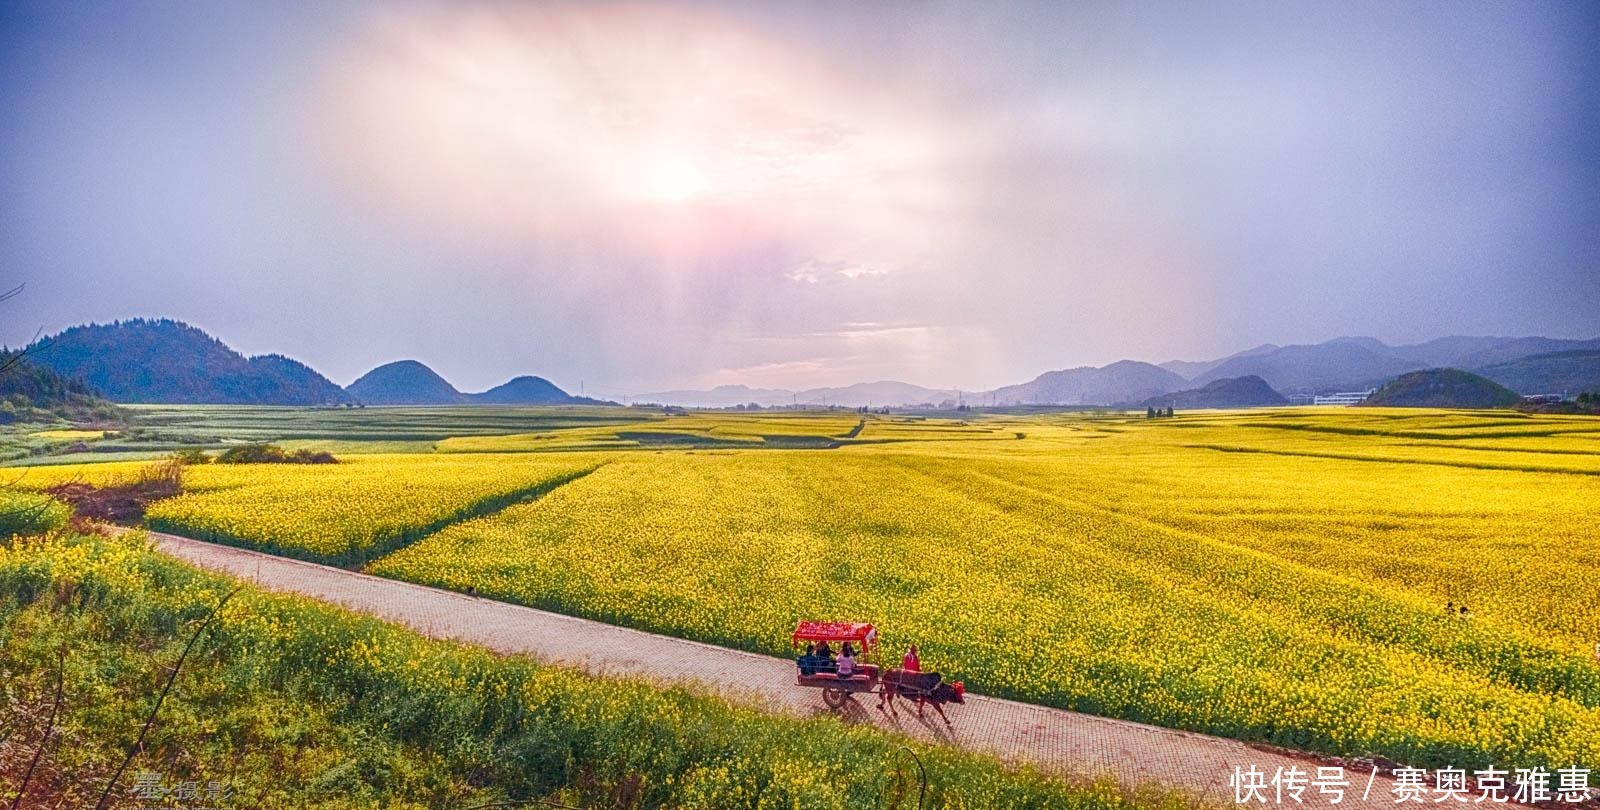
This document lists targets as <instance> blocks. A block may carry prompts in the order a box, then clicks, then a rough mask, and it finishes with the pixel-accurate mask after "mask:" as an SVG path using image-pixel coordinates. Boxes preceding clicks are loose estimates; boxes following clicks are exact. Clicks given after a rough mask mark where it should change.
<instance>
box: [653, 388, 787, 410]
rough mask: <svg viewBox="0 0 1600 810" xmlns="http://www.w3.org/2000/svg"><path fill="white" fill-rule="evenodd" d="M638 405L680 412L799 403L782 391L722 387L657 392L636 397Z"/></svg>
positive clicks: (777, 389)
mask: <svg viewBox="0 0 1600 810" xmlns="http://www.w3.org/2000/svg"><path fill="white" fill-rule="evenodd" d="M632 399H633V400H634V401H636V402H650V403H654V404H656V405H676V406H678V407H680V408H732V407H733V406H735V405H748V404H750V403H752V402H754V403H755V404H757V405H760V406H762V407H764V408H765V407H771V406H774V405H788V404H790V403H792V402H795V401H796V399H795V392H794V391H790V390H787V389H782V388H751V387H749V386H747V385H719V386H717V387H715V388H712V389H709V390H704V391H699V390H689V389H684V390H677V391H657V392H655V393H651V394H639V395H638V396H635V397H632Z"/></svg>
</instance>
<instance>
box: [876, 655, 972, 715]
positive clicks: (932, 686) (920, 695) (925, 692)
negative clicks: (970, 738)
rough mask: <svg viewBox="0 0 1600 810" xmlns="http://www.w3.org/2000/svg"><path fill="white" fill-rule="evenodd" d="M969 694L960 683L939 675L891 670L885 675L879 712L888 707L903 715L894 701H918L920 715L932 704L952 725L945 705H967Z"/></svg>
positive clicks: (879, 696)
mask: <svg viewBox="0 0 1600 810" xmlns="http://www.w3.org/2000/svg"><path fill="white" fill-rule="evenodd" d="M966 694H967V689H966V687H965V686H963V685H962V684H961V682H960V681H956V682H955V683H945V682H944V681H943V680H941V679H940V678H939V673H937V672H907V671H905V670H903V669H891V670H888V671H886V672H884V673H883V689H882V691H880V692H879V693H878V711H880V712H881V711H883V707H884V705H885V704H887V705H888V707H889V711H890V712H893V713H895V714H899V712H898V711H896V710H895V708H894V699H895V698H896V697H902V698H905V699H906V700H911V701H915V702H916V704H917V714H918V715H921V714H922V704H924V703H929V704H932V705H933V709H934V711H936V712H938V713H939V719H941V720H943V721H944V724H945V725H947V726H948V725H950V718H948V717H945V716H944V704H946V703H966V702H967V701H966V699H965V698H966Z"/></svg>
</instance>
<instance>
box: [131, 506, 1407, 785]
mask: <svg viewBox="0 0 1600 810" xmlns="http://www.w3.org/2000/svg"><path fill="white" fill-rule="evenodd" d="M150 536H151V538H152V539H153V541H154V542H155V544H156V548H157V549H158V550H159V551H161V552H163V553H165V554H168V555H171V556H173V557H176V558H178V559H181V560H183V561H185V562H188V563H190V564H193V565H196V566H199V567H201V568H206V569H209V570H212V571H218V572H221V573H225V574H231V575H233V576H235V577H239V578H241V579H246V580H250V581H253V582H255V583H257V584H258V585H260V586H262V587H265V588H268V589H271V590H276V591H285V592H291V593H296V594H301V595H303V596H310V597H314V598H316V599H321V600H324V601H327V602H332V603H335V604H338V605H341V606H343V607H345V608H348V609H350V610H354V611H359V612H362V613H367V614H370V615H373V616H377V617H379V618H382V619H386V620H388V621H392V622H396V623H398V624H402V625H405V626H407V627H410V628H411V629H413V630H416V631H417V632H420V633H422V634H423V635H426V636H429V637H431V638H438V639H451V640H455V641H460V642H465V643H469V644H475V645H479V646H483V647H487V648H489V649H491V650H495V651H497V652H501V653H507V654H517V655H528V656H531V657H533V658H535V659H537V660H540V661H543V662H546V663H551V664H559V665H565V666H572V667H577V668H580V669H582V670H584V671H587V672H589V673H591V674H595V675H602V676H620V677H631V678H642V679H645V680H649V681H653V682H656V683H659V684H667V685H691V686H694V687H696V688H698V689H700V690H702V691H710V692H713V693H715V694H718V695H720V696H722V697H724V698H727V699H729V700H733V701H736V702H739V703H742V704H746V705H753V706H756V707H758V708H762V709H764V710H767V711H774V712H785V713H789V714H793V715H798V716H810V715H815V714H824V713H832V710H831V709H828V708H827V707H825V706H823V705H822V701H821V699H820V695H821V692H820V690H816V689H806V688H801V687H797V686H795V685H794V664H793V663H792V662H790V661H788V660H786V659H781V658H772V657H769V656H765V655H757V654H754V653H748V652H742V651H739V650H730V649H727V648H724V647H716V646H712V645H709V644H702V643H700V642H696V641H686V640H684V639H678V638H672V637H669V636H661V635H656V634H653V633H645V632H642V631H638V630H630V629H626V628H622V627H616V626H613V625H608V624H603V623H600V622H595V621H590V620H588V619H579V618H574V617H571V616H563V615H560V614H557V613H549V612H546V611H542V610H535V609H532V608H526V607H521V606H518V605H511V604H507V603H504V602H497V601H494V600H491V599H483V598H479V597H474V596H468V595H465V594H461V593H455V592H452V591H445V590H440V589H437V588H430V587H427V586H423V585H415V584H412V583H409V582H401V581H398V580H391V579H383V578H380V577H374V576H370V575H368V574H361V573H357V572H353V571H347V570H344V569H340V568H331V567H328V566H323V565H317V564H314V563H308V562H302V561H299V560H291V559H288V558H285V557H275V556H272V555H269V554H263V553H260V552H255V551H248V550H245V549H239V548H234V547H231V546H221V545H216V544H213V543H206V542H202V541H199V540H193V539H190V538H187V537H179V536H176V535H171V534H162V533H158V532H151V533H150ZM946 711H947V712H948V713H949V714H950V717H951V720H952V721H954V724H955V725H954V728H953V729H950V730H947V729H946V728H945V727H944V725H943V723H941V722H940V721H939V720H938V716H937V715H936V714H935V713H934V712H933V711H932V710H929V711H928V713H927V717H926V718H925V720H921V721H919V719H918V718H917V716H916V714H915V712H914V710H908V709H907V708H906V706H905V705H904V704H901V708H900V713H899V716H898V718H895V717H889V716H886V715H884V714H882V713H880V712H878V710H877V709H876V699H875V698H868V699H867V700H865V701H860V702H852V703H849V704H846V706H845V708H844V709H843V710H842V712H841V713H842V714H843V715H844V719H845V720H846V721H847V722H863V723H872V724H874V725H877V726H881V727H885V728H888V729H892V730H897V731H900V732H902V733H905V734H907V735H910V736H912V737H915V738H918V739H921V740H927V741H938V742H942V743H946V744H950V745H956V746H959V747H962V748H965V749H968V750H970V751H974V752H978V753H983V754H989V755H992V756H995V757H997V758H999V759H1000V760H1002V761H1005V762H1009V763H1030V764H1032V765H1034V766H1035V767H1038V768H1039V769H1040V770H1043V771H1046V772H1052V773H1061V774H1069V775H1077V776H1097V775H1111V776H1113V777H1114V778H1116V779H1117V780H1118V781H1119V782H1121V783H1122V784H1125V785H1128V786H1130V787H1136V786H1139V785H1144V784H1149V783H1156V784H1158V785H1162V786H1168V787H1176V788H1179V789H1182V790H1184V791H1186V792H1189V793H1191V794H1193V795H1195V796H1198V797H1201V798H1202V799H1203V800H1204V801H1207V802H1209V803H1219V804H1227V803H1231V802H1232V801H1233V799H1234V788H1233V787H1232V785H1231V784H1230V777H1231V776H1232V775H1233V774H1234V772H1235V770H1234V769H1235V768H1236V767H1237V768H1241V769H1248V768H1250V767H1251V766H1254V767H1255V768H1256V769H1258V770H1259V771H1262V772H1264V773H1265V774H1266V778H1267V779H1269V780H1270V779H1271V777H1272V774H1274V773H1275V772H1277V770H1278V769H1279V768H1283V769H1287V768H1289V767H1291V766H1297V767H1299V768H1300V770H1301V772H1303V773H1307V772H1308V773H1309V774H1310V775H1312V776H1314V775H1315V774H1316V772H1317V763H1316V762H1313V761H1311V760H1308V759H1301V758H1294V757H1289V756H1285V755H1283V754H1279V753H1275V752H1271V751H1265V750H1259V749H1256V748H1253V747H1251V746H1248V745H1246V744H1244V743H1241V742H1238V741H1236V740H1228V739H1223V738H1219V737H1211V736H1207V735H1204V734H1194V733H1190V732H1183V731H1174V730H1172V729H1165V728H1158V727H1155V726H1148V725H1143V724H1140V723H1132V722H1128V721H1124V720H1112V719H1108V718H1104V717H1096V716H1093V715H1087V714H1080V713H1077V712H1069V711H1063V710H1060V709H1051V708H1046V707H1043V706H1034V705H1030V704H1026V703H1018V702H1015V701H1009V700H999V699H996V698H988V697H982V696H978V695H972V694H969V695H968V696H967V703H966V705H964V706H950V707H947V708H946ZM1344 775H1345V778H1346V779H1347V780H1348V781H1349V787H1348V789H1347V790H1346V795H1345V797H1344V801H1343V802H1342V803H1339V804H1338V806H1339V807H1389V808H1393V807H1395V806H1396V805H1395V801H1394V794H1393V792H1392V791H1393V782H1391V781H1390V780H1389V779H1388V777H1386V776H1376V777H1372V776H1371V775H1370V774H1369V773H1366V772H1357V771H1353V770H1348V769H1347V770H1346V771H1345V774H1344ZM1369 779H1371V780H1372V781H1371V783H1370V787H1369ZM1364 793H1366V798H1365V799H1364V798H1363V794H1364ZM1265 795H1266V797H1267V801H1268V803H1267V804H1266V805H1260V804H1259V803H1252V804H1253V805H1255V806H1274V805H1276V801H1275V794H1274V793H1273V790H1272V788H1271V787H1268V788H1267V789H1266V791H1265ZM1301 798H1302V800H1303V804H1304V805H1311V806H1326V805H1328V804H1330V802H1329V801H1328V799H1330V798H1331V796H1324V795H1322V794H1320V793H1319V792H1318V791H1317V790H1316V789H1315V788H1311V789H1307V790H1306V791H1305V792H1304V793H1303V794H1302V796H1301ZM1282 803H1283V805H1285V806H1288V807H1294V806H1298V805H1297V804H1296V803H1295V802H1293V801H1291V800H1289V799H1288V798H1287V797H1285V798H1284V799H1283V802H1282Z"/></svg>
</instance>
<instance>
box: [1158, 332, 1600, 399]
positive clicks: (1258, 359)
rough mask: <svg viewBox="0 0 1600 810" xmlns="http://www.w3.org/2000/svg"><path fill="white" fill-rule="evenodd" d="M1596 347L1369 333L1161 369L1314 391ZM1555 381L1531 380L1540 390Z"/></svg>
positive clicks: (1599, 342) (1599, 346)
mask: <svg viewBox="0 0 1600 810" xmlns="http://www.w3.org/2000/svg"><path fill="white" fill-rule="evenodd" d="M1579 349H1584V350H1600V338H1596V339H1593V340H1560V339H1556V338H1544V337H1523V338H1508V337H1471V336H1460V335H1457V336H1451V337H1443V338H1437V339H1435V340H1430V341H1428V342H1426V343H1418V344H1414V345H1407V346H1389V345H1387V344H1385V343H1383V342H1381V341H1378V340H1375V339H1373V338H1369V337H1343V338H1335V339H1334V340H1330V341H1327V342H1326V343H1317V344H1313V345H1303V346H1272V345H1266V346H1258V347H1256V348H1254V349H1250V350H1248V351H1244V352H1240V353H1238V354H1235V355H1232V356H1230V357H1226V358H1223V359H1221V360H1212V361H1174V362H1169V363H1164V364H1162V367H1163V368H1166V369H1167V370H1169V371H1175V372H1178V373H1179V374H1185V375H1187V374H1189V373H1190V372H1197V373H1194V375H1193V376H1192V377H1191V379H1192V380H1193V381H1195V382H1197V383H1207V382H1211V381H1213V380H1219V379H1226V378H1229V377H1239V376H1249V375H1254V376H1258V377H1261V378H1262V379H1264V380H1266V381H1267V383H1268V384H1269V385H1271V386H1272V387H1273V388H1276V389H1278V390H1280V391H1292V392H1296V393H1320V392H1329V391H1348V390H1357V389H1363V388H1371V387H1374V386H1376V385H1378V384H1380V383H1382V382H1383V381H1384V380H1387V379H1389V378H1392V377H1394V376H1395V375H1398V374H1403V373H1405V372H1407V371H1419V370H1423V369H1429V368H1464V369H1481V368H1485V367H1488V366H1491V365H1496V364H1501V363H1508V362H1512V361H1515V360H1519V359H1521V358H1524V357H1529V356H1531V355H1536V354H1549V353H1554V352H1559V351H1575V350H1579ZM1555 383H1556V381H1555V380H1548V381H1547V380H1540V379H1533V380H1531V381H1530V384H1531V385H1532V387H1534V388H1539V389H1541V390H1543V389H1546V388H1549V387H1551V386H1552V385H1554V384H1555Z"/></svg>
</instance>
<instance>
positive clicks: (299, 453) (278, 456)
mask: <svg viewBox="0 0 1600 810" xmlns="http://www.w3.org/2000/svg"><path fill="white" fill-rule="evenodd" d="M217 463H218V464H337V463H339V460H338V459H336V458H334V457H333V454H332V453H329V452H327V451H326V450H323V451H317V452H313V451H311V450H295V451H293V452H288V451H285V450H284V449H283V448H282V447H279V446H277V445H275V444H242V445H239V446H238V447H230V448H228V449H227V450H225V451H223V453H222V455H220V456H218V457H217Z"/></svg>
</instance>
